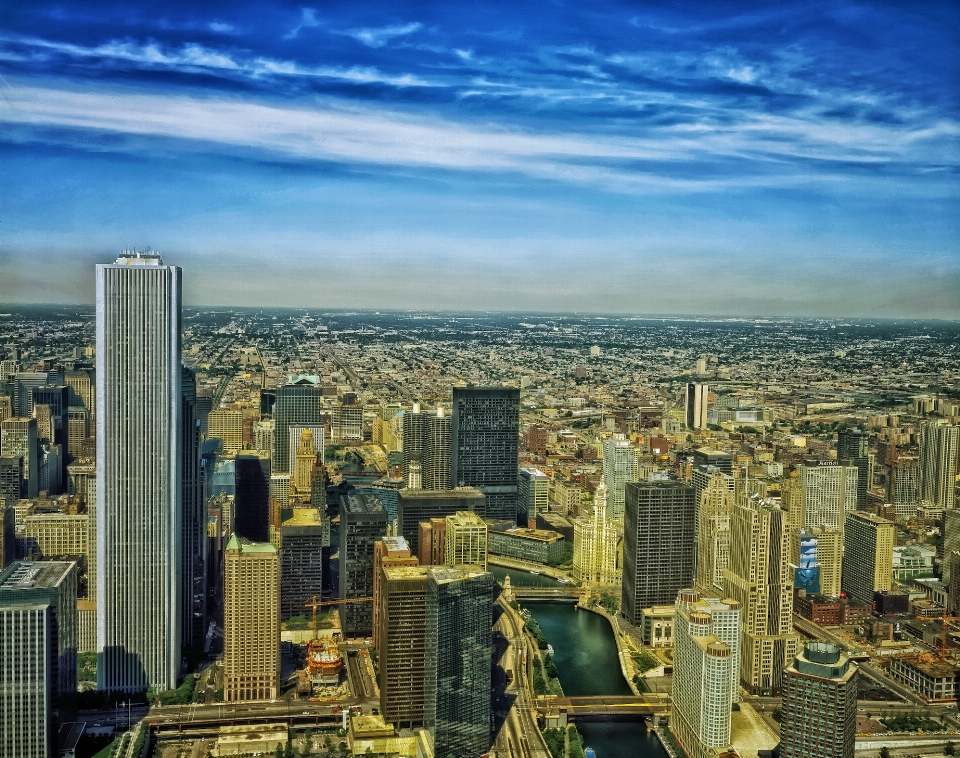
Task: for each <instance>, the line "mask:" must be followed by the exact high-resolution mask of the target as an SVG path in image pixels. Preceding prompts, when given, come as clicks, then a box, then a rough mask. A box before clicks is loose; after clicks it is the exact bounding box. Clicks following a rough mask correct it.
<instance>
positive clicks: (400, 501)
mask: <svg viewBox="0 0 960 758" xmlns="http://www.w3.org/2000/svg"><path fill="white" fill-rule="evenodd" d="M458 511H471V512H473V513H476V514H477V515H478V516H480V517H481V518H486V517H487V499H486V497H485V496H484V494H483V493H482V492H480V490H478V489H475V488H474V487H458V488H457V489H453V490H424V489H419V490H416V489H410V488H405V489H402V490H400V491H399V493H397V526H398V529H399V532H400V535H401V536H403V537H406V539H407V543H408V544H409V545H410V550H411V551H412V552H413V553H414V554H417V555H419V552H420V524H421V523H423V522H429V521H430V519H434V518H439V519H445V518H446V517H447V516H452V515H453V514H454V513H457V512H458Z"/></svg>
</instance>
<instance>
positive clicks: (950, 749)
mask: <svg viewBox="0 0 960 758" xmlns="http://www.w3.org/2000/svg"><path fill="white" fill-rule="evenodd" d="M943 754H944V755H956V754H957V748H956V746H955V745H954V744H953V743H952V742H948V743H947V744H946V745H944V746H943Z"/></svg>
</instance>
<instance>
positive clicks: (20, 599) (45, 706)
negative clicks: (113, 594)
mask: <svg viewBox="0 0 960 758" xmlns="http://www.w3.org/2000/svg"><path fill="white" fill-rule="evenodd" d="M27 608H30V609H33V610H26V609H27ZM38 608H44V609H45V610H44V611H42V612H41V611H37V610H36V609H38ZM77 643H78V639H77V564H76V563H73V562H71V561H35V562H34V561H18V562H16V563H13V564H11V565H10V566H8V567H7V568H6V569H4V570H3V571H0V651H3V654H2V655H0V683H2V685H3V686H0V756H4V757H6V756H11V757H12V756H17V758H19V757H20V756H25V755H38V756H43V758H46V756H47V755H53V753H52V752H51V753H48V752H47V751H46V750H43V751H40V752H32V748H30V749H27V748H28V746H32V745H38V744H40V743H43V742H46V743H47V744H50V743H52V744H54V745H55V744H56V738H57V729H58V725H59V723H60V722H63V721H66V720H69V719H70V717H71V715H72V713H73V710H74V708H75V706H76V702H75V700H76V693H77ZM41 719H42V721H40V720H41ZM38 721H40V723H39V724H38ZM37 727H39V731H38V734H36V735H33V734H27V733H26V732H25V731H24V730H25V729H29V730H31V731H32V730H33V729H35V728H37ZM18 743H19V746H20V748H19V749H18V748H17V744H18Z"/></svg>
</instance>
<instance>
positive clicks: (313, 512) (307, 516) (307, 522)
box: [283, 508, 323, 526]
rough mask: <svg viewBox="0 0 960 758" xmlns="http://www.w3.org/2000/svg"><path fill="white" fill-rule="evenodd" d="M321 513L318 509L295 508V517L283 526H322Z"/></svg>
mask: <svg viewBox="0 0 960 758" xmlns="http://www.w3.org/2000/svg"><path fill="white" fill-rule="evenodd" d="M322 525H323V522H322V520H321V518H320V511H318V510H317V509H316V508H294V509H293V515H292V516H291V517H290V518H288V519H287V520H286V521H284V522H283V526H322Z"/></svg>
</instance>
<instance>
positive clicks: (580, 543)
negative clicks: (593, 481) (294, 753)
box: [573, 481, 623, 586]
mask: <svg viewBox="0 0 960 758" xmlns="http://www.w3.org/2000/svg"><path fill="white" fill-rule="evenodd" d="M622 547H623V525H622V523H618V522H615V521H611V520H609V519H608V518H607V487H606V485H605V484H604V483H603V482H602V481H601V482H600V484H599V485H597V490H596V492H595V493H594V498H593V512H592V513H591V514H588V515H585V516H583V517H581V518H578V519H574V521H573V578H574V580H575V581H576V582H577V583H578V584H595V585H607V586H617V585H619V584H620V583H621V580H622V578H623V577H622V570H621V565H620V560H621V555H622Z"/></svg>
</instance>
